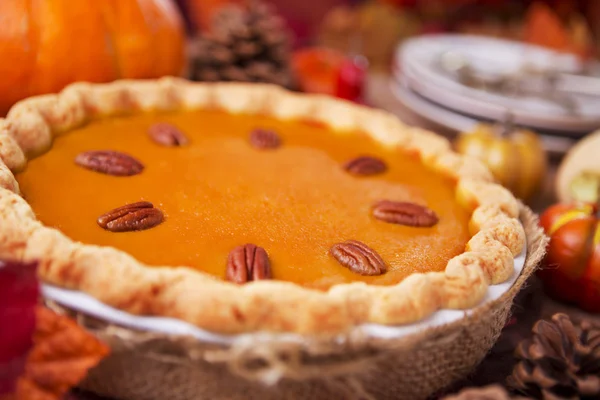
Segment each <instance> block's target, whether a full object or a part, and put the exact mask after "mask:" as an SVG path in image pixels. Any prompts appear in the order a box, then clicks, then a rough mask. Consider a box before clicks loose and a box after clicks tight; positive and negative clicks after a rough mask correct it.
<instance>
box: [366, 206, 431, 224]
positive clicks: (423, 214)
mask: <svg viewBox="0 0 600 400" xmlns="http://www.w3.org/2000/svg"><path fill="white" fill-rule="evenodd" d="M372 213H373V216H374V217H375V218H377V219H378V220H380V221H383V222H389V223H391V224H398V225H406V226H413V227H418V228H429V227H432V226H434V225H435V224H437V223H438V221H439V218H438V216H437V214H436V213H435V212H433V210H431V209H429V208H427V207H424V206H421V205H418V204H415V203H408V202H399V201H391V200H381V201H378V202H377V203H375V204H374V205H373V209H372Z"/></svg>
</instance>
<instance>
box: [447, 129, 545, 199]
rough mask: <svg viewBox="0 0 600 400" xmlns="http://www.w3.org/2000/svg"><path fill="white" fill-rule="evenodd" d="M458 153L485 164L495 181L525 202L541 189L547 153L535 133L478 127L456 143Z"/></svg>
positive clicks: (460, 137) (459, 138)
mask: <svg viewBox="0 0 600 400" xmlns="http://www.w3.org/2000/svg"><path fill="white" fill-rule="evenodd" d="M456 150H457V151H458V152H459V153H462V154H465V155H469V156H472V157H476V158H478V159H479V160H481V161H482V162H484V163H485V164H486V165H487V166H488V167H489V169H490V170H491V171H492V174H493V175H494V177H495V178H496V179H497V180H498V181H499V182H500V183H501V184H502V185H504V186H505V187H507V188H508V189H510V190H511V191H512V192H513V193H514V194H515V196H517V197H519V198H521V199H523V200H528V199H530V198H531V197H532V195H533V194H534V193H535V192H536V191H537V190H538V189H539V188H540V185H541V183H542V180H543V179H542V178H543V176H544V174H545V172H546V152H545V150H544V148H543V146H542V143H541V141H540V140H539V138H538V137H537V135H536V134H535V132H532V131H529V130H526V129H517V128H514V127H513V126H512V125H511V124H510V122H507V123H506V124H505V125H504V126H496V125H489V124H479V125H477V126H476V127H475V129H474V130H473V131H471V132H465V133H462V134H461V135H460V136H459V137H458V139H457V141H456Z"/></svg>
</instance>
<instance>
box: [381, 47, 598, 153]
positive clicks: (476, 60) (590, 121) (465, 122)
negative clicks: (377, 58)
mask: <svg viewBox="0 0 600 400" xmlns="http://www.w3.org/2000/svg"><path fill="white" fill-rule="evenodd" d="M465 66H466V67H467V68H468V71H469V74H473V73H475V74H476V75H475V76H476V77H477V78H478V79H479V78H481V79H483V80H484V81H485V82H494V81H495V80H496V81H497V80H498V79H506V77H521V78H520V79H521V81H519V82H520V83H519V85H521V86H525V87H526V88H527V89H534V90H527V91H526V92H525V93H527V94H526V95H524V94H522V93H523V92H520V93H521V94H519V95H515V94H505V92H502V91H490V90H489V89H485V90H484V89H481V88H480V85H473V84H463V83H461V79H460V75H459V73H458V72H463V70H464V67H465ZM583 67H584V66H583V65H582V64H581V62H580V61H579V60H578V59H577V58H576V57H573V56H571V55H567V54H561V53H557V52H554V51H551V50H548V49H544V48H541V47H536V46H531V45H527V44H523V43H519V42H512V41H506V40H500V39H494V38H488V37H483V36H468V35H427V36H420V37H416V38H413V39H410V40H407V41H405V42H404V43H403V44H402V45H401V46H400V47H399V48H398V50H397V52H396V55H395V62H394V70H393V73H392V82H391V85H392V91H393V92H394V94H395V95H396V96H397V97H398V99H399V100H400V101H401V102H402V103H403V104H404V106H405V107H407V108H409V109H410V110H412V111H413V112H415V113H416V114H419V115H421V116H422V117H424V118H427V119H429V120H432V121H434V122H436V123H438V124H440V125H442V126H445V127H447V128H450V129H453V130H457V131H468V130H469V129H471V128H472V127H473V125H474V124H476V123H477V122H479V121H502V120H503V119H504V118H505V117H506V115H507V112H510V113H511V114H512V116H513V118H514V121H515V122H516V123H517V124H519V125H522V126H525V127H530V128H533V129H534V130H536V131H538V132H542V133H543V134H544V138H545V141H546V142H547V143H548V144H549V146H550V147H564V142H569V141H572V140H573V139H576V138H579V137H581V136H583V135H585V134H587V133H589V132H591V131H594V130H596V129H598V128H600V79H598V78H595V77H591V76H585V75H580V74H579V72H580V71H581V70H582V69H583ZM459 69H460V70H459ZM524 71H528V72H529V73H533V72H535V73H534V74H533V75H532V76H534V77H535V76H546V77H547V76H552V86H551V90H552V95H550V94H549V92H548V94H547V92H545V91H544V90H546V86H543V87H542V88H541V89H540V90H537V89H539V88H538V87H537V86H539V84H538V85H537V86H536V83H535V82H536V80H535V79H531V80H529V79H528V78H526V79H524V80H523V78H522V77H523V76H528V75H523V72H524ZM543 82H546V80H544V81H543ZM538 83H539V82H538ZM557 99H560V101H557ZM567 100H568V101H567ZM565 103H566V105H565Z"/></svg>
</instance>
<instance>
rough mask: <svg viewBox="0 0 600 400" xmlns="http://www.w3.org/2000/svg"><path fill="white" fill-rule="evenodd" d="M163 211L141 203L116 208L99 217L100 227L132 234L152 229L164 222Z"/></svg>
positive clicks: (143, 202) (145, 202)
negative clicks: (132, 232)
mask: <svg viewBox="0 0 600 400" xmlns="http://www.w3.org/2000/svg"><path fill="white" fill-rule="evenodd" d="M163 220H164V216H163V213H162V211H160V210H159V209H158V208H154V206H153V205H152V203H150V202H147V201H139V202H137V203H132V204H127V205H125V206H123V207H119V208H115V209H114V210H111V211H109V212H107V213H106V214H102V215H101V216H99V217H98V221H97V222H98V225H100V227H102V228H104V229H106V230H107V231H111V232H131V231H142V230H144V229H150V228H153V227H155V226H156V225H158V224H160V223H161V222H163Z"/></svg>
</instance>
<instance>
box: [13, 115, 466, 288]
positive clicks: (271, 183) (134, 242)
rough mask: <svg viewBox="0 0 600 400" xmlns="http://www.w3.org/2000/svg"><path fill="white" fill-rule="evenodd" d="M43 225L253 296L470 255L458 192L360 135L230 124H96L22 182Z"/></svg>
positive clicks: (385, 281)
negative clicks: (282, 285)
mask: <svg viewBox="0 0 600 400" xmlns="http://www.w3.org/2000/svg"><path fill="white" fill-rule="evenodd" d="M17 180H18V182H19V185H20V188H21V191H22V193H23V195H24V197H25V198H26V200H27V201H28V202H29V204H30V205H31V206H32V208H33V210H34V211H35V213H36V214H37V217H38V218H39V220H40V221H41V222H43V223H44V224H45V225H47V226H51V227H55V228H57V229H59V230H61V231H62V232H64V233H65V234H66V235H68V236H70V237H71V238H72V239H74V240H78V241H81V242H83V243H87V244H96V245H105V246H113V247H115V248H118V249H121V250H123V251H125V252H127V253H129V254H131V255H133V256H134V257H136V258H137V259H139V260H140V261H142V262H144V263H146V264H148V265H155V266H164V265H174V266H187V267H191V268H194V269H197V270H201V271H204V272H206V273H208V274H211V275H214V276H217V277H219V278H222V279H228V280H231V281H234V282H238V283H243V282H246V281H250V280H257V279H277V280H284V281H291V282H295V283H298V284H301V285H304V286H307V287H314V288H319V289H327V288H328V287H330V286H332V285H334V284H339V283H348V282H353V281H364V282H368V283H370V284H377V285H392V284H396V283H398V282H400V281H402V280H403V279H404V278H405V277H407V276H408V275H410V274H412V273H415V272H430V271H442V270H444V268H445V267H446V264H447V263H448V261H449V260H450V259H451V258H452V257H454V256H456V255H458V254H460V253H462V252H464V250H465V245H466V243H467V241H468V240H469V238H470V235H469V230H468V221H469V217H470V213H469V212H468V210H467V209H465V208H463V207H462V206H461V205H459V203H458V202H457V201H456V200H455V183H454V182H453V181H452V180H451V179H450V178H447V177H444V176H442V175H441V174H439V173H437V172H434V171H432V170H430V169H428V168H427V167H425V166H424V165H423V164H422V163H421V162H420V161H419V160H418V159H417V158H415V157H413V156H411V155H409V154H406V153H404V152H401V151H400V150H391V149H389V148H385V147H383V146H381V145H379V144H378V143H377V142H375V141H374V140H373V139H371V138H369V137H367V136H366V135H364V134H361V133H359V132H337V131H332V130H331V129H328V128H326V127H323V126H317V125H315V124H312V123H305V122H301V121H279V120H276V119H273V118H269V117H261V116H246V115H230V114H227V113H225V112H220V111H209V110H203V111H186V112H183V111H182V112H174V113H160V114H158V113H157V114H142V115H135V116H128V117H120V118H110V119H103V120H97V121H93V122H91V123H89V124H88V125H86V126H84V127H82V128H80V129H77V130H73V131H70V132H68V133H66V134H64V135H62V136H59V137H57V138H55V140H54V143H53V148H52V151H49V152H47V153H45V154H43V155H42V156H40V157H38V158H35V159H33V160H31V161H30V162H29V164H28V166H27V168H26V169H25V171H23V172H21V173H19V174H18V175H17Z"/></svg>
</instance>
